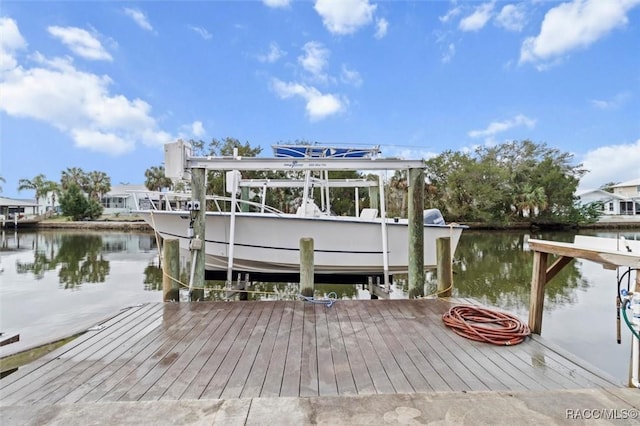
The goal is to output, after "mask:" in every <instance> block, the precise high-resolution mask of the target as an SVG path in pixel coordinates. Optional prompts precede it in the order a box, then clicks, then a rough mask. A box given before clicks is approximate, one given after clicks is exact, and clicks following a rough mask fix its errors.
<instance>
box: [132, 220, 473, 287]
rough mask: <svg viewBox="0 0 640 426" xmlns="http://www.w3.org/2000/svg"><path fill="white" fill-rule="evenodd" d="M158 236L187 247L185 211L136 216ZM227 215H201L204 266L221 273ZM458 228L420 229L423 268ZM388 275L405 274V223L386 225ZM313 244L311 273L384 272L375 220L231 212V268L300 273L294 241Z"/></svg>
mask: <svg viewBox="0 0 640 426" xmlns="http://www.w3.org/2000/svg"><path fill="white" fill-rule="evenodd" d="M140 214H141V215H142V216H143V217H144V219H145V221H147V223H149V224H150V225H151V226H152V227H153V228H154V229H155V230H156V231H157V232H158V233H159V234H160V236H162V238H174V239H178V240H179V241H180V247H181V248H182V249H185V250H187V249H188V248H189V241H190V239H189V238H188V228H189V223H190V217H189V213H188V212H176V211H146V212H140ZM230 217H231V215H230V214H229V213H220V212H207V214H206V236H205V244H204V246H205V253H206V256H205V268H206V269H207V270H213V271H221V270H227V268H228V259H229V253H230V251H231V246H230V244H229V236H230V234H231V229H230V223H231V220H230ZM463 229H464V227H462V226H449V225H444V226H443V225H425V227H424V265H425V269H429V268H433V267H435V266H436V240H437V239H438V238H441V237H449V238H450V239H451V248H452V251H455V248H456V246H457V244H458V241H459V239H460V235H461V233H462V230H463ZM386 232H387V239H388V246H387V252H388V272H389V273H391V274H399V273H406V272H407V270H408V266H407V265H408V258H409V256H408V253H409V235H408V225H407V222H406V220H404V221H398V222H395V221H393V220H389V221H387V224H386ZM301 238H312V239H313V241H314V270H315V273H316V274H358V275H366V274H371V275H378V274H383V273H384V266H383V250H382V225H381V222H380V219H377V220H371V221H365V220H362V219H359V218H345V217H334V216H329V217H313V218H312V217H300V216H296V215H277V214H255V213H236V215H235V238H234V244H233V270H234V271H242V272H263V273H277V274H291V273H297V272H299V270H300V250H299V247H300V239H301Z"/></svg>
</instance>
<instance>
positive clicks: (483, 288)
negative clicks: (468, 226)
mask: <svg viewBox="0 0 640 426" xmlns="http://www.w3.org/2000/svg"><path fill="white" fill-rule="evenodd" d="M529 238H536V239H553V240H554V241H572V240H573V234H571V233H555V234H553V235H550V234H546V235H545V234H537V235H530V234H524V233H521V232H492V233H490V234H489V233H487V232H479V231H476V232H474V231H469V232H465V233H464V234H463V237H462V239H461V240H460V243H459V245H458V249H457V250H456V254H455V257H454V258H455V265H454V274H455V275H454V281H455V290H454V296H461V297H471V298H474V299H478V300H481V301H483V302H484V303H487V304H489V305H492V306H500V307H503V308H505V309H508V310H511V311H521V310H526V309H528V307H529V298H530V288H531V274H532V266H533V261H532V259H533V256H532V253H531V252H530V251H528V246H527V244H526V242H527V240H528V239H529ZM588 287H589V284H588V282H587V281H586V280H584V279H583V277H582V273H581V271H580V268H579V265H578V263H576V262H571V263H570V264H568V265H567V266H565V267H564V268H563V269H562V271H561V272H560V273H559V274H558V275H557V276H556V277H555V278H554V279H553V280H551V282H549V284H548V285H547V287H546V289H545V296H546V299H545V309H555V308H556V307H557V306H558V305H563V304H566V303H575V299H576V289H578V288H580V289H585V288H588Z"/></svg>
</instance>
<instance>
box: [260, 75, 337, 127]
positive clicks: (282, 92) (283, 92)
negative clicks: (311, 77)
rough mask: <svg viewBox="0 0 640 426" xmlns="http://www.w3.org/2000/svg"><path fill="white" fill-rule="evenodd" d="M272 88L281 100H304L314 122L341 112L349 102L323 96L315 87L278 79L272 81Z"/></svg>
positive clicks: (329, 95) (333, 96)
mask: <svg viewBox="0 0 640 426" xmlns="http://www.w3.org/2000/svg"><path fill="white" fill-rule="evenodd" d="M271 88H272V89H273V91H274V92H275V93H276V94H277V95H278V96H279V97H280V98H281V99H288V98H291V97H294V96H297V97H301V98H303V99H304V100H305V101H306V102H307V103H306V111H307V115H308V116H309V118H310V119H311V120H312V121H316V120H322V119H324V118H326V117H328V116H330V115H333V114H337V113H339V112H341V111H342V110H343V109H344V108H345V103H346V102H347V101H346V100H345V99H341V98H340V97H339V96H337V95H334V94H330V93H329V94H323V93H321V92H320V91H319V90H318V89H316V88H315V87H310V86H306V85H303V84H299V83H286V82H284V81H281V80H278V79H273V80H272V82H271Z"/></svg>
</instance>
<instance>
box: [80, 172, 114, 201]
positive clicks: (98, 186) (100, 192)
mask: <svg viewBox="0 0 640 426" xmlns="http://www.w3.org/2000/svg"><path fill="white" fill-rule="evenodd" d="M86 178H87V182H88V185H87V186H88V188H89V198H92V199H94V200H100V198H102V197H103V196H104V194H106V193H107V192H109V191H111V178H109V176H107V174H106V173H105V172H97V171H93V172H90V173H89V174H88V175H87V176H86Z"/></svg>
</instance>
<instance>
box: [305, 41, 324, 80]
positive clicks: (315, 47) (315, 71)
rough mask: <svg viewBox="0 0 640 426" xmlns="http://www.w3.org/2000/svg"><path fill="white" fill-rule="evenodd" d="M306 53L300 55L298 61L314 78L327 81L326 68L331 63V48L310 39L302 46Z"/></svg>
mask: <svg viewBox="0 0 640 426" xmlns="http://www.w3.org/2000/svg"><path fill="white" fill-rule="evenodd" d="M302 49H303V50H304V55H301V56H299V57H298V63H299V64H300V65H301V66H302V68H304V69H305V70H306V71H307V72H309V73H310V74H311V75H312V76H313V77H314V78H316V79H318V80H321V81H326V80H327V78H328V77H327V75H326V74H325V73H324V68H325V67H326V66H327V65H328V63H329V55H330V54H331V52H329V49H327V48H326V47H324V45H323V44H322V43H320V42H317V41H309V42H307V43H305V45H304V46H302Z"/></svg>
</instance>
